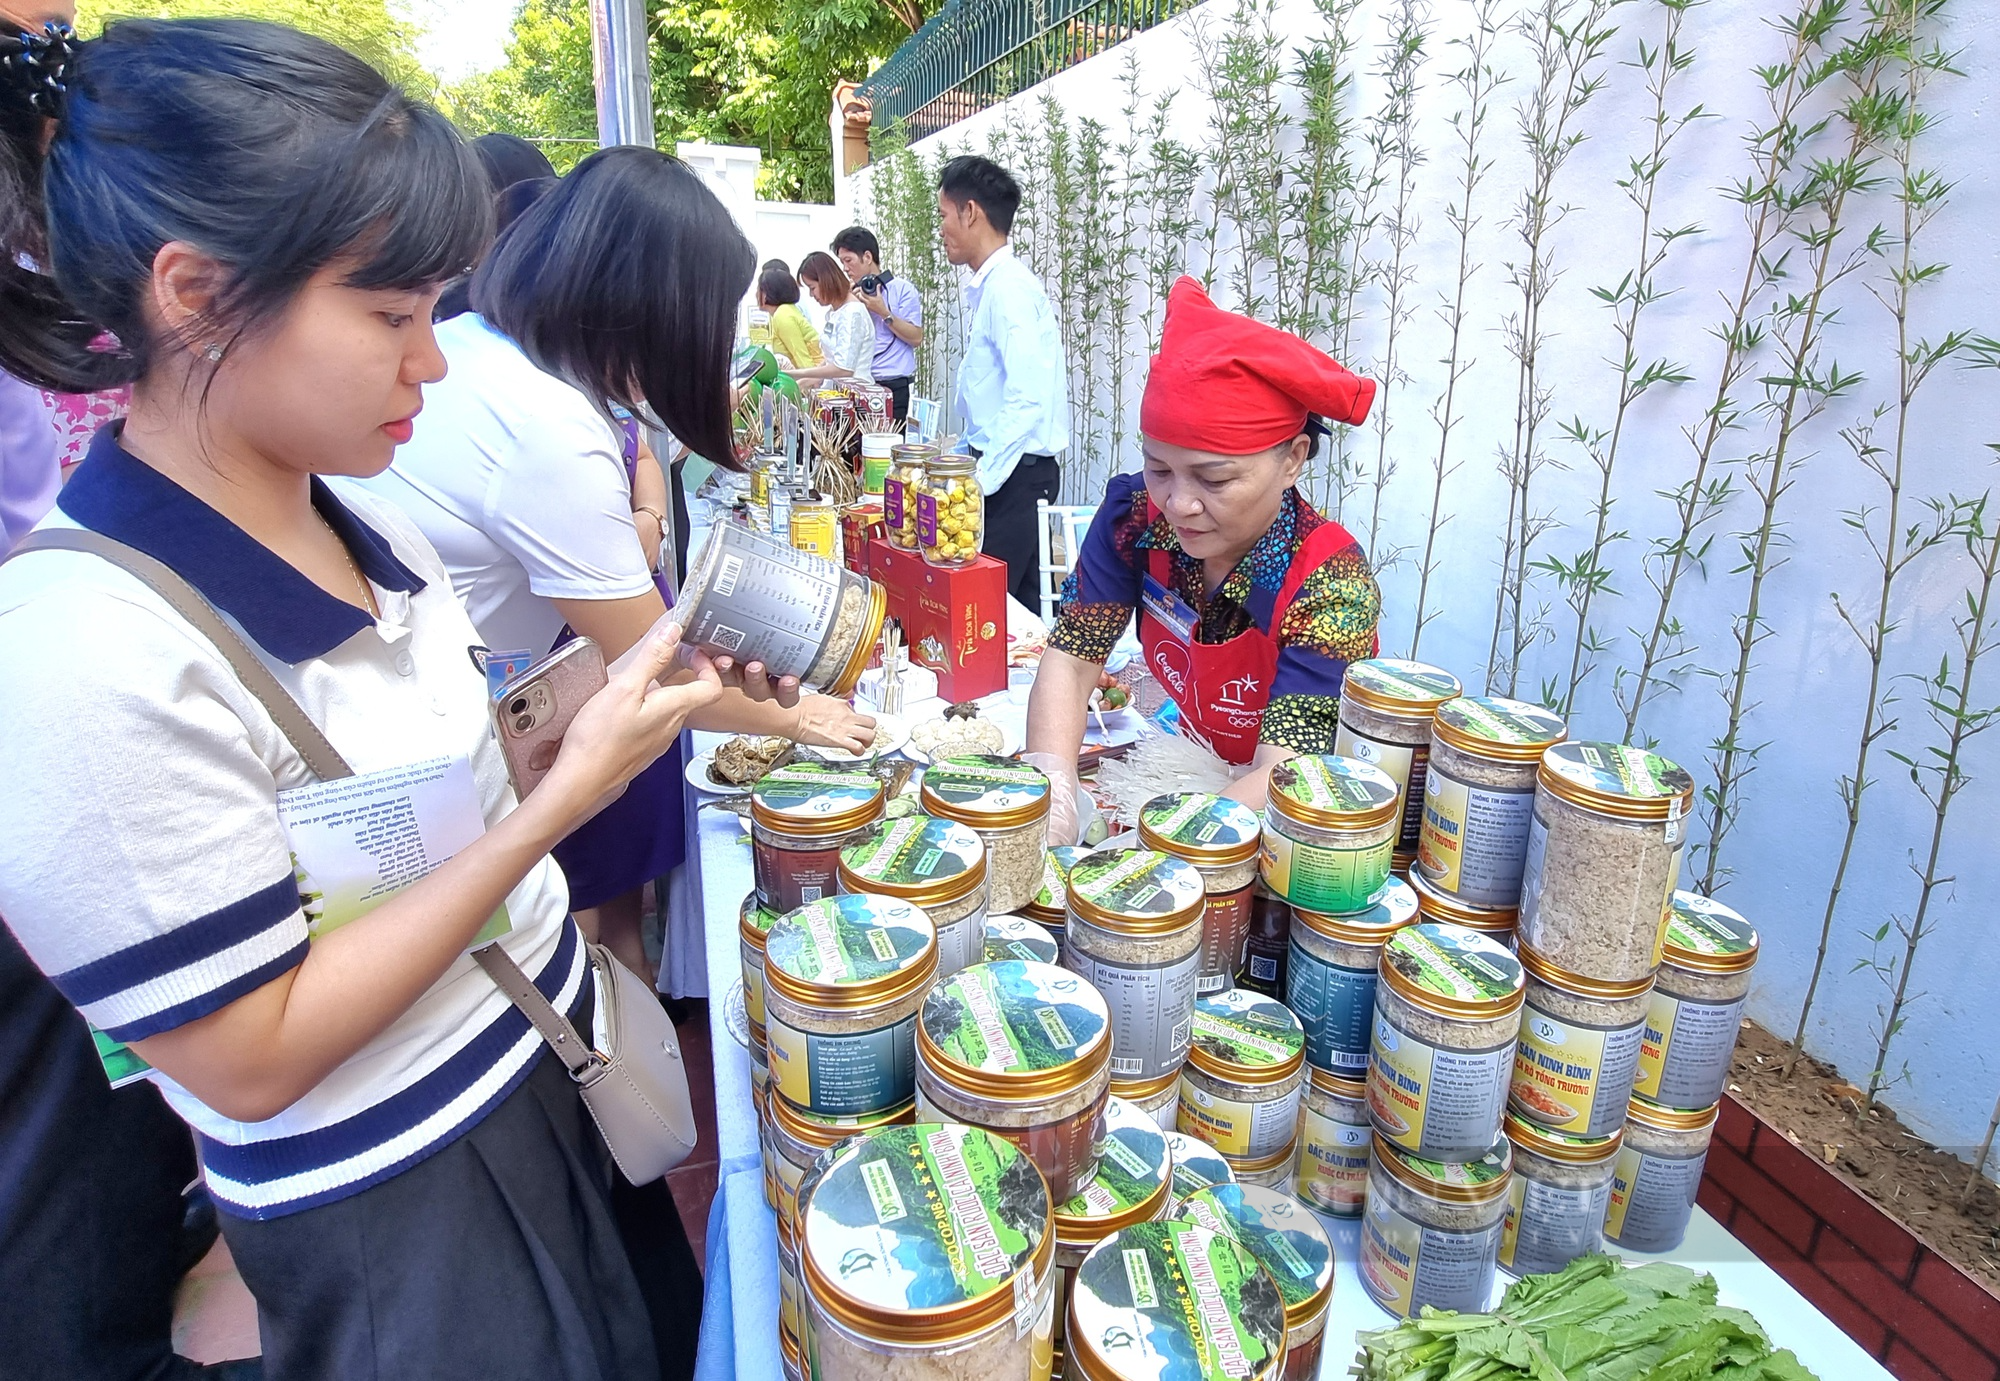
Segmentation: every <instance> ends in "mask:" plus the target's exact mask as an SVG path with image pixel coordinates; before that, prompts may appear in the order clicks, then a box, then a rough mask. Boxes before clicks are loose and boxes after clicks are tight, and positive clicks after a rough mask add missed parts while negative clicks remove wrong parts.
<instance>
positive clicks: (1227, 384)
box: [1139, 278, 1375, 456]
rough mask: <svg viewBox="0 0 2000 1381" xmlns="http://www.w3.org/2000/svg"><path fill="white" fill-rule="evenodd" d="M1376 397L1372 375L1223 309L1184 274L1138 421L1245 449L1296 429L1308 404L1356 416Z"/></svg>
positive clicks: (1192, 439) (1213, 445)
mask: <svg viewBox="0 0 2000 1381" xmlns="http://www.w3.org/2000/svg"><path fill="white" fill-rule="evenodd" d="M1374 401H1375V381H1374V380H1373V379H1363V378H1361V377H1359V376H1358V375H1355V374H1350V373H1348V371H1347V370H1345V369H1343V368H1341V366H1339V365H1338V364H1335V363H1334V361H1333V357H1332V356H1330V355H1328V354H1327V353H1326V352H1325V351H1324V350H1321V349H1319V348H1318V347H1317V346H1313V345H1308V344H1307V343H1306V342H1305V341H1302V340H1300V339H1299V338H1298V337H1297V336H1295V335H1292V334H1291V333H1290V332H1288V331H1280V330H1278V329H1277V328H1276V327H1273V326H1266V325H1265V324H1264V323H1263V322H1261V321H1252V320H1251V319H1250V318H1249V317H1247V316H1238V315H1237V314H1236V313H1235V312H1225V311H1223V310H1222V309H1221V308H1220V307H1218V306H1216V305H1215V303H1213V302H1212V301H1210V300H1209V296H1208V294H1207V293H1205V292H1203V291H1202V288H1201V284H1199V283H1197V282H1195V280H1194V279H1192V278H1182V279H1180V280H1179V281H1178V282H1176V283H1175V284H1174V287H1173V291H1172V292H1170V293H1169V294H1168V295H1167V323H1166V329H1165V330H1164V331H1163V332H1162V333H1161V335H1160V353H1159V354H1157V355H1155V356H1153V368H1152V372H1151V373H1150V374H1148V375H1147V376H1146V396H1145V399H1144V400H1143V401H1142V402H1141V403H1140V404H1139V430H1140V431H1141V432H1143V433H1145V434H1146V435H1147V436H1149V437H1151V438H1152V439H1153V440H1155V441H1164V442H1166V443H1167V444H1168V445H1170V446H1186V447H1187V448H1189V449H1190V450H1195V451H1214V452H1216V453H1218V454H1220V455H1227V456H1245V455H1253V454H1255V453H1256V452H1258V451H1268V450H1270V449H1271V448H1272V447H1273V446H1276V445H1278V444H1279V443H1281V442H1285V441H1289V440H1291V439H1292V438H1293V437H1295V436H1297V435H1298V434H1299V433H1300V432H1302V431H1304V430H1305V427H1306V414H1307V413H1318V414H1319V415H1320V416H1321V417H1324V418H1326V419H1327V420H1328V421H1330V422H1347V423H1358V422H1360V421H1361V419H1362V418H1364V417H1366V416H1367V415H1368V405H1369V404H1370V403H1372V402H1374Z"/></svg>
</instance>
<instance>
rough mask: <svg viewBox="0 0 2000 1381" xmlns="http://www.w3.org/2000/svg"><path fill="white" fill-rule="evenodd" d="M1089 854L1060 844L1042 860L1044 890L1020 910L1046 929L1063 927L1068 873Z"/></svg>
mask: <svg viewBox="0 0 2000 1381" xmlns="http://www.w3.org/2000/svg"><path fill="white" fill-rule="evenodd" d="M1089 852H1090V850H1089V849H1087V848H1085V847H1083V846H1082V845H1080V844H1059V845H1057V846H1056V847H1055V848H1053V849H1050V850H1049V853H1048V857H1047V858H1045V859H1043V860H1042V886H1041V889H1040V890H1039V891H1037V892H1036V893H1035V896H1034V900H1032V901H1030V902H1028V903H1027V904H1026V905H1025V906H1023V907H1022V908H1021V909H1022V910H1023V911H1025V912H1027V913H1028V915H1029V916H1030V917H1032V918H1033V919H1035V920H1037V921H1040V922H1042V923H1043V924H1045V925H1053V926H1058V927H1060V926H1061V925H1062V924H1063V922H1064V921H1066V920H1067V919H1069V870H1070V869H1071V868H1072V867H1074V866H1075V864H1076V861H1077V860H1078V859H1079V858H1082V857H1084V856H1085V855H1086V854H1088V853H1089Z"/></svg>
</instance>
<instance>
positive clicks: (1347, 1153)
mask: <svg viewBox="0 0 2000 1381" xmlns="http://www.w3.org/2000/svg"><path fill="white" fill-rule="evenodd" d="M1374 1135H1375V1131H1374V1128H1373V1127H1371V1126H1369V1125H1367V1124H1366V1123H1363V1124H1360V1125H1356V1124H1355V1123H1352V1122H1341V1121H1338V1120H1336V1119H1334V1118H1331V1117H1328V1116H1327V1115H1326V1114H1325V1113H1318V1112H1314V1111H1313V1110H1312V1108H1311V1107H1310V1106H1308V1107H1307V1108H1306V1110H1305V1119H1304V1123H1303V1125H1302V1126H1301V1127H1300V1129H1299V1177H1298V1191H1299V1197H1300V1198H1301V1199H1304V1200H1305V1201H1306V1202H1307V1203H1309V1204H1311V1205H1313V1206H1314V1207H1315V1208H1320V1209H1324V1210H1325V1211H1326V1212H1328V1213H1331V1214H1333V1215H1335V1216H1336V1217H1340V1218H1356V1217H1359V1216H1360V1214H1361V1203H1362V1200H1363V1199H1365V1198H1366V1197H1367V1191H1368V1143H1369V1142H1370V1141H1371V1140H1372V1139H1373V1137H1374Z"/></svg>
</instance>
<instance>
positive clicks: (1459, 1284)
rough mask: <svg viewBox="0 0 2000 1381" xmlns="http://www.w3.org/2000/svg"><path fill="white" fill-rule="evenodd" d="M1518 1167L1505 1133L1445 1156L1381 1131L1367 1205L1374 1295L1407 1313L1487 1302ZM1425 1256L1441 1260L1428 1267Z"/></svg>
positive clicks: (1469, 1309) (1365, 1241)
mask: <svg viewBox="0 0 2000 1381" xmlns="http://www.w3.org/2000/svg"><path fill="white" fill-rule="evenodd" d="M1513 1167H1514V1158H1513V1148H1512V1147H1511V1146H1510V1145H1509V1144H1508V1143H1507V1142H1506V1141H1505V1140H1504V1139H1502V1140H1501V1141H1500V1142H1499V1143H1498V1144H1497V1145H1495V1146H1494V1147H1492V1149H1490V1150H1488V1151H1487V1152H1485V1153H1484V1154H1482V1155H1479V1156H1475V1157H1472V1158H1469V1159H1467V1160H1464V1161H1444V1160H1433V1159H1430V1158H1428V1157H1424V1156H1415V1155H1411V1154H1410V1153H1409V1152H1408V1151H1405V1150H1403V1149H1402V1148H1401V1147H1399V1146H1396V1145H1394V1144H1392V1143H1391V1142H1389V1141H1388V1140H1386V1139H1384V1138H1383V1137H1381V1136H1379V1135H1378V1136H1377V1137H1376V1138H1375V1144H1374V1147H1373V1153H1372V1156H1371V1158H1370V1160H1369V1164H1368V1202H1367V1205H1366V1207H1365V1208H1364V1209H1363V1210H1362V1216H1363V1223H1364V1226H1363V1228H1362V1232H1361V1260H1360V1272H1361V1285H1362V1288H1363V1289H1365V1290H1367V1292H1368V1295H1369V1298H1371V1299H1373V1300H1374V1301H1375V1302H1376V1303H1377V1304H1379V1305H1381V1306H1382V1307H1383V1308H1384V1309H1386V1310H1388V1311H1389V1312H1390V1313H1391V1314H1394V1315H1395V1316H1396V1317H1397V1318H1402V1319H1408V1318H1415V1317H1416V1316H1417V1315H1418V1314H1420V1313H1421V1312H1422V1311H1423V1310H1424V1309H1426V1308H1431V1309H1449V1310H1454V1311H1456V1312H1458V1313H1461V1314H1474V1313H1479V1312H1481V1311H1482V1310H1484V1309H1485V1308H1486V1305H1487V1302H1488V1299H1489V1297H1490V1296H1491V1295H1492V1293H1493V1272H1494V1268H1495V1266H1496V1265H1497V1264H1498V1261H1499V1255H1500V1236H1501V1232H1502V1230H1503V1226H1504V1224H1505V1221H1506V1217H1507V1192H1508V1188H1509V1186H1510V1185H1511V1183H1512V1181H1513V1178H1514V1168H1513ZM1426 1258H1430V1259H1432V1260H1436V1261H1438V1263H1439V1264H1438V1266H1436V1267H1433V1268H1432V1269H1429V1270H1426V1269H1425V1267H1424V1262H1425V1260H1426Z"/></svg>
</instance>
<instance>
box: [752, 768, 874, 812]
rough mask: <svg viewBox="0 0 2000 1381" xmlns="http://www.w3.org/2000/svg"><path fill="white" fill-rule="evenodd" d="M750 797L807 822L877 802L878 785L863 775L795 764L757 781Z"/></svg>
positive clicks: (865, 774) (863, 773)
mask: <svg viewBox="0 0 2000 1381" xmlns="http://www.w3.org/2000/svg"><path fill="white" fill-rule="evenodd" d="M750 794H751V796H752V797H753V798H754V799H755V800H756V802H757V804H759V805H761V806H763V807H764V809H766V810H770V811H776V812H777V813H779V814H781V815H788V816H794V817H796V818H798V819H801V820H811V819H816V818H818V817H820V816H826V815H839V814H842V813H844V812H847V811H851V810H854V809H856V808H857V807H860V806H865V805H867V804H868V803H869V802H870V801H875V800H879V799H880V798H881V795H882V783H881V781H880V780H879V779H878V778H876V777H873V776H871V775H869V774H868V773H866V772H849V771H846V770H843V769H841V768H838V767H830V766H827V765H826V764H824V763H816V762H796V763H793V764H792V765H791V766H789V767H781V768H779V769H778V770H777V771H775V772H773V773H771V774H770V775H768V776H765V777H759V778H758V779H757V784H756V785H755V786H753V787H751V788H750Z"/></svg>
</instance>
